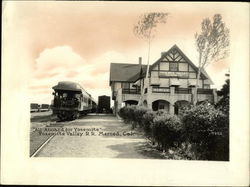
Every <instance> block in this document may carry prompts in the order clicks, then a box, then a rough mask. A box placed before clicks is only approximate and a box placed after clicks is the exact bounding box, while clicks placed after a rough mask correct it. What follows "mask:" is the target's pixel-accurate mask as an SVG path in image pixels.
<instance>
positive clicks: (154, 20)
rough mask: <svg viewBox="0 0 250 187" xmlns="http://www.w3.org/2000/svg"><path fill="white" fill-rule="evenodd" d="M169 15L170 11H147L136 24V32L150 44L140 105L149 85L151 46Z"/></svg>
mask: <svg viewBox="0 0 250 187" xmlns="http://www.w3.org/2000/svg"><path fill="white" fill-rule="evenodd" d="M168 16H169V13H163V12H151V13H145V14H142V15H141V16H140V19H139V21H138V22H137V24H136V25H135V26H134V34H135V35H136V36H137V37H138V38H140V39H143V40H144V41H146V42H147V44H148V59H147V72H146V79H145V83H144V85H143V88H142V89H141V98H140V100H139V102H138V105H141V104H142V98H143V94H144V90H145V88H147V87H148V85H149V77H148V73H149V59H150V46H151V42H152V40H153V38H154V37H155V33H156V28H157V26H158V24H160V23H166V21H167V17H168Z"/></svg>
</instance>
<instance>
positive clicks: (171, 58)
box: [150, 45, 212, 88]
mask: <svg viewBox="0 0 250 187" xmlns="http://www.w3.org/2000/svg"><path fill="white" fill-rule="evenodd" d="M197 72H198V68H197V67H196V66H195V65H194V64H193V63H192V62H191V61H190V60H189V59H188V58H187V57H186V55H185V54H184V53H183V52H182V51H181V50H180V49H179V48H178V47H177V46H176V45H174V46H173V47H172V48H171V49H170V50H169V51H167V52H164V53H162V56H161V58H160V59H159V60H158V61H156V62H155V63H154V64H153V65H152V66H151V68H150V76H151V85H161V86H162V87H169V86H171V81H172V82H175V83H177V84H178V86H179V87H183V88H187V87H188V86H190V85H193V84H195V80H196V78H197V74H198V73H197ZM211 83H212V81H211V80H210V78H209V77H208V76H207V74H206V73H204V70H203V71H202V72H201V76H200V80H199V87H200V88H204V87H207V88H208V87H209V85H210V84H211Z"/></svg>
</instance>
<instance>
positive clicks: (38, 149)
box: [30, 134, 55, 157]
mask: <svg viewBox="0 0 250 187" xmlns="http://www.w3.org/2000/svg"><path fill="white" fill-rule="evenodd" d="M54 137H55V134H54V135H51V136H50V137H49V138H48V139H47V140H46V141H45V142H43V143H42V144H41V145H40V146H39V147H38V148H37V150H36V151H35V152H34V153H32V154H31V155H30V157H35V156H36V155H37V154H38V153H39V152H40V151H41V150H42V148H43V147H44V146H45V145H47V144H48V143H49V141H50V140H51V139H52V138H54Z"/></svg>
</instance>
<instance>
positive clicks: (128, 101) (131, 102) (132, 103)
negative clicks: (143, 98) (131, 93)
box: [124, 100, 138, 106]
mask: <svg viewBox="0 0 250 187" xmlns="http://www.w3.org/2000/svg"><path fill="white" fill-rule="evenodd" d="M124 103H125V106H131V105H137V104H138V101H136V100H127V101H124Z"/></svg>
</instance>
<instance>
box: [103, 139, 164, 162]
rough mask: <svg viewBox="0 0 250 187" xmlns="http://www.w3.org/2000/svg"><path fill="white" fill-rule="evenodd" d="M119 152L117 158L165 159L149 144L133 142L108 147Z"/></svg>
mask: <svg viewBox="0 0 250 187" xmlns="http://www.w3.org/2000/svg"><path fill="white" fill-rule="evenodd" d="M107 147H108V148H110V149H112V150H114V151H117V152H119V154H118V155H117V156H116V158H140V159H141V158H143V159H165V157H164V156H163V155H162V154H161V152H159V151H158V150H156V149H155V148H154V147H152V145H150V144H149V143H148V142H131V143H123V144H116V145H110V146H107Z"/></svg>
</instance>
